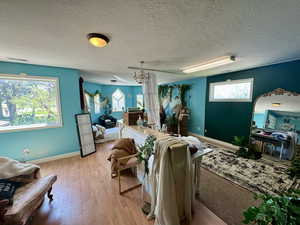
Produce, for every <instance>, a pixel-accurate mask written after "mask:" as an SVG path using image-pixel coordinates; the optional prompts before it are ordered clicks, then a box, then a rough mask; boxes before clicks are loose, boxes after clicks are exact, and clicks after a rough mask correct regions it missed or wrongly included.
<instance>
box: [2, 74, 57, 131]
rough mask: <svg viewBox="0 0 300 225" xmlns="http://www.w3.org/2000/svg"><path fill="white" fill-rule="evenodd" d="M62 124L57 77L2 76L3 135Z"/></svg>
mask: <svg viewBox="0 0 300 225" xmlns="http://www.w3.org/2000/svg"><path fill="white" fill-rule="evenodd" d="M61 125H62V119H61V112H60V96H59V84H58V79H57V78H49V77H32V76H21V75H19V76H18V75H17V76H14V75H0V132H6V131H13V130H26V129H35V128H43V127H58V126H61Z"/></svg>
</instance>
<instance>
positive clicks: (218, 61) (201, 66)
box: [181, 56, 235, 73]
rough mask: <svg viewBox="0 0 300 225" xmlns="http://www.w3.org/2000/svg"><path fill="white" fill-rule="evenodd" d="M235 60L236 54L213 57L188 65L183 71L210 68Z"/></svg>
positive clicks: (190, 71)
mask: <svg viewBox="0 0 300 225" xmlns="http://www.w3.org/2000/svg"><path fill="white" fill-rule="evenodd" d="M234 61H235V57H234V56H222V57H219V58H216V59H212V60H209V61H206V62H203V63H200V64H197V65H193V66H187V67H184V68H182V69H181V70H182V72H184V73H193V72H197V71H201V70H207V69H210V68H214V67H218V66H223V65H226V64H229V63H233V62H234Z"/></svg>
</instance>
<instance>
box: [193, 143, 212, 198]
mask: <svg viewBox="0 0 300 225" xmlns="http://www.w3.org/2000/svg"><path fill="white" fill-rule="evenodd" d="M212 151H213V149H211V148H205V149H203V150H198V151H197V152H196V153H195V154H193V155H192V165H193V166H194V168H193V170H194V177H193V179H194V180H193V184H194V187H193V189H194V190H195V194H196V195H199V193H200V191H199V187H200V186H199V183H200V167H201V160H202V157H203V156H204V155H206V154H208V153H210V152H212Z"/></svg>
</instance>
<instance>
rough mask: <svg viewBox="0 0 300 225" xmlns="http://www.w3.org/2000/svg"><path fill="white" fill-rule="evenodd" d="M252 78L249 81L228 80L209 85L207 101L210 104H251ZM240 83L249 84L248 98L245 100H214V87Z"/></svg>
mask: <svg viewBox="0 0 300 225" xmlns="http://www.w3.org/2000/svg"><path fill="white" fill-rule="evenodd" d="M253 82H254V79H253V78H249V79H240V80H228V81H224V82H214V83H210V84H209V101H210V102H252V97H253ZM240 83H250V97H249V98H247V99H244V98H224V99H215V98H214V90H215V86H219V85H225V84H240Z"/></svg>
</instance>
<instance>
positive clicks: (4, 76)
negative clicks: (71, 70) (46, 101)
mask: <svg viewBox="0 0 300 225" xmlns="http://www.w3.org/2000/svg"><path fill="white" fill-rule="evenodd" d="M0 79H10V80H33V81H52V82H53V81H54V82H55V83H56V93H57V95H56V103H57V113H58V118H59V121H58V124H57V125H43V126H41V125H40V124H34V125H24V127H22V126H18V127H16V128H10V129H7V130H0V133H11V132H17V131H27V130H41V129H48V128H59V127H62V126H63V118H62V111H61V101H60V88H59V78H58V77H46V76H29V75H23V74H22V75H21V74H20V75H14V74H0Z"/></svg>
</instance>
